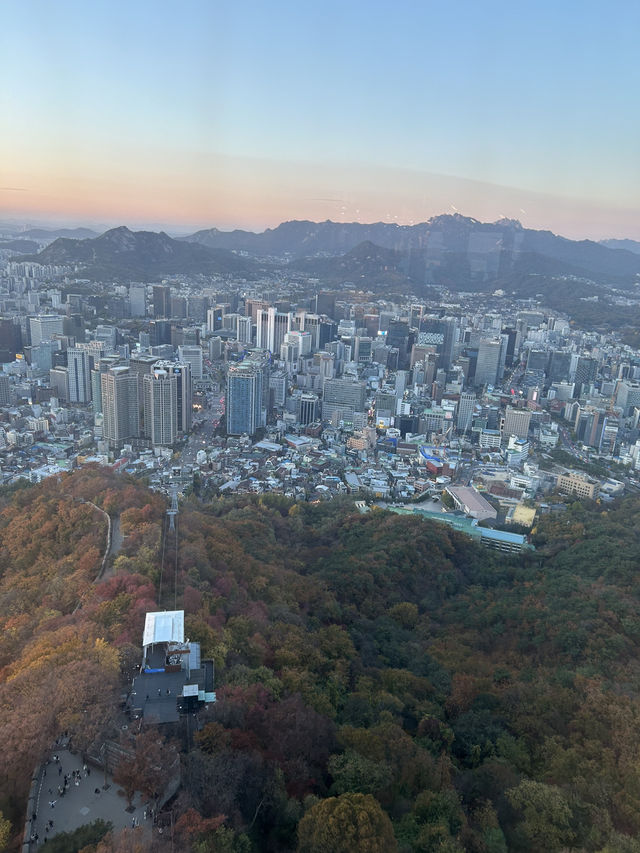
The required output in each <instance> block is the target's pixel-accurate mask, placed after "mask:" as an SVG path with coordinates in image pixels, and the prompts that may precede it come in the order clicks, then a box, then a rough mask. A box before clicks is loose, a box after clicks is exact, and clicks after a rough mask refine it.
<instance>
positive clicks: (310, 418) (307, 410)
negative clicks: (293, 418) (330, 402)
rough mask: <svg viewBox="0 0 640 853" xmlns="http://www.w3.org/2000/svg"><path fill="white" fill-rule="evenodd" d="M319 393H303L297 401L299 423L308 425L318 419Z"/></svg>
mask: <svg viewBox="0 0 640 853" xmlns="http://www.w3.org/2000/svg"><path fill="white" fill-rule="evenodd" d="M318 404H319V400H318V395H317V394H308V393H302V394H301V395H300V397H298V400H297V403H296V413H297V418H298V423H299V424H303V425H304V426H307V424H312V423H314V422H315V421H317V420H318Z"/></svg>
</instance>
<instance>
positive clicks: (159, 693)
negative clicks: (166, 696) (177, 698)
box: [158, 687, 162, 696]
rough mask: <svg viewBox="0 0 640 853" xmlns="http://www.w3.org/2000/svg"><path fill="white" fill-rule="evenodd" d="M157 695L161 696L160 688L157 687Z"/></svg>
mask: <svg viewBox="0 0 640 853" xmlns="http://www.w3.org/2000/svg"><path fill="white" fill-rule="evenodd" d="M158 696H162V690H160V688H159V687H158Z"/></svg>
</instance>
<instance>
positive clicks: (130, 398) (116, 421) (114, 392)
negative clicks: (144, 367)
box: [100, 365, 140, 449]
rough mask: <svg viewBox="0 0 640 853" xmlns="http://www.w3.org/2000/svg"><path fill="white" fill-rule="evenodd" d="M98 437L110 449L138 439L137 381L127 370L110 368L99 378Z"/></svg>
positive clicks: (133, 374) (134, 375)
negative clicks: (100, 389) (100, 390)
mask: <svg viewBox="0 0 640 853" xmlns="http://www.w3.org/2000/svg"><path fill="white" fill-rule="evenodd" d="M100 383H101V386H102V415H103V428H102V430H103V431H102V434H103V437H104V439H105V440H106V441H108V442H109V446H110V447H111V448H112V449H120V448H121V447H122V445H123V444H124V443H125V442H127V441H129V440H130V439H132V438H138V437H139V435H140V411H139V406H138V377H137V375H136V374H135V372H133V371H132V370H131V369H130V368H129V367H127V366H124V365H123V366H120V367H111V368H109V369H108V370H107V371H106V372H105V373H102V374H101V375H100Z"/></svg>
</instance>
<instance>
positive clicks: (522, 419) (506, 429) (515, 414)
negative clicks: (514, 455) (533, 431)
mask: <svg viewBox="0 0 640 853" xmlns="http://www.w3.org/2000/svg"><path fill="white" fill-rule="evenodd" d="M530 423H531V411H530V410H529V409H516V408H514V407H513V406H507V408H506V410H505V415H504V423H503V425H502V435H503V437H504V438H508V437H509V436H510V435H517V436H518V438H526V437H527V435H528V434H529V424H530Z"/></svg>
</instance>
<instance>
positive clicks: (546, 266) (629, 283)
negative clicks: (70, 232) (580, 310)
mask: <svg viewBox="0 0 640 853" xmlns="http://www.w3.org/2000/svg"><path fill="white" fill-rule="evenodd" d="M621 242H624V243H625V246H624V247H618V246H617V245H616V246H609V245H604V244H602V243H596V242H594V241H592V240H581V241H575V240H569V239H566V238H564V237H560V236H558V235H556V234H553V233H552V232H551V231H535V230H533V229H528V228H524V227H523V226H522V225H521V224H520V222H518V221H517V220H511V219H502V220H499V221H498V222H493V223H483V222H479V221H478V220H476V219H472V218H469V217H464V216H461V215H459V214H454V215H448V214H447V215H442V216H436V217H433V218H432V219H430V220H429V221H428V222H423V223H420V224H418V225H392V224H389V223H384V222H377V223H373V224H370V225H364V224H361V223H357V222H350V223H338V222H331V221H326V222H308V221H291V222H283V223H282V224H281V225H279V226H278V227H277V228H273V229H267V230H266V231H263V232H262V233H254V232H250V231H240V230H235V231H226V232H225V231H220V230H218V229H215V228H213V229H209V230H206V231H198V232H197V233H195V234H192V235H190V236H189V237H185V238H181V239H173V238H171V237H169V236H168V235H167V234H165V233H164V232H160V233H156V232H153V231H137V232H134V231H130V230H129V229H128V228H126V227H124V226H121V227H119V228H114V229H111V230H110V231H107V232H105V233H104V234H102V235H101V236H99V237H96V238H93V239H91V238H89V239H69V238H65V237H61V238H58V239H57V240H55V241H54V242H53V243H51V244H50V245H49V246H47V248H45V249H44V250H43V251H42V252H40V253H39V254H37V255H33V256H32V257H31V259H32V260H35V261H38V262H40V263H47V264H65V265H74V266H80V267H82V269H83V274H84V275H86V276H87V277H88V278H106V277H128V278H137V279H141V280H151V279H153V278H157V277H158V276H161V275H170V274H174V273H184V274H195V273H205V274H215V273H224V274H226V273H228V274H235V275H241V276H251V275H253V274H255V273H256V272H257V270H258V268H259V264H260V262H261V261H264V260H265V259H268V260H269V263H270V264H271V265H274V264H278V265H280V266H281V267H283V268H285V267H286V268H287V269H288V270H290V271H295V272H297V273H299V274H304V275H308V276H309V277H313V278H318V279H320V280H321V281H323V282H326V283H327V284H331V285H340V284H341V283H343V282H345V281H351V282H352V283H355V284H358V283H360V284H365V285H366V286H368V287H370V286H373V287H374V288H375V285H376V284H381V285H384V284H391V285H398V287H400V288H401V287H403V286H407V287H414V288H417V289H420V288H424V287H425V286H427V285H429V284H436V285H444V286H447V287H450V288H452V289H465V290H485V289H490V288H491V287H492V286H499V287H502V286H505V287H507V288H511V289H513V288H512V287H511V285H512V283H515V280H521V279H523V278H524V279H525V285H526V280H527V279H529V277H531V276H546V277H554V276H565V277H566V276H573V277H575V278H577V279H580V278H582V279H588V280H591V281H593V282H595V283H597V284H611V285H615V286H616V287H622V288H632V287H634V286H635V285H636V284H637V282H638V276H640V254H639V253H638V252H636V251H635V250H634V249H633V247H632V246H627V245H626V243H627V241H621ZM628 242H629V243H633V241H628ZM630 249H632V250H630ZM22 259H24V257H23V258H22ZM525 290H526V286H525Z"/></svg>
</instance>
